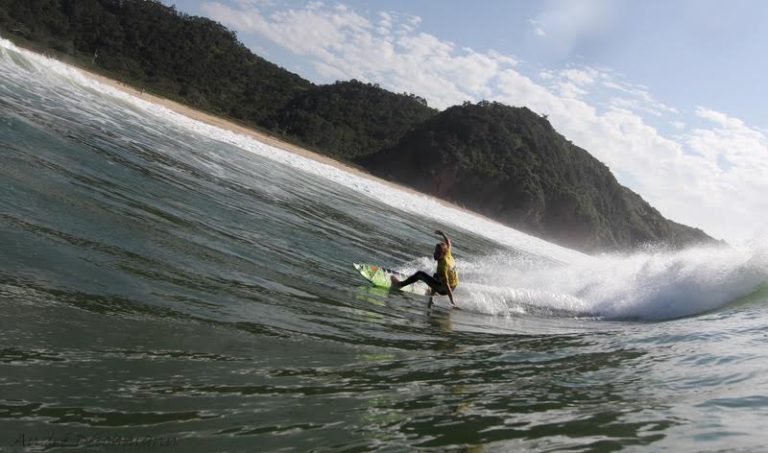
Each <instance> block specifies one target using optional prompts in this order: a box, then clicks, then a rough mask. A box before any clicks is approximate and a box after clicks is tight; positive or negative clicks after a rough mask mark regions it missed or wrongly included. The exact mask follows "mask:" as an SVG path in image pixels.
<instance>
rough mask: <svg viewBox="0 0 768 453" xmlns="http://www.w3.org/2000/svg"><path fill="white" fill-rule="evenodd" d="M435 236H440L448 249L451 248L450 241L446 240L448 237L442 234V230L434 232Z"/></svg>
mask: <svg viewBox="0 0 768 453" xmlns="http://www.w3.org/2000/svg"><path fill="white" fill-rule="evenodd" d="M435 234H439V235H440V236H442V237H443V240H444V241H445V243H446V244H447V245H448V247H450V246H451V240H450V239H448V235H447V234H445V233H443V230H435Z"/></svg>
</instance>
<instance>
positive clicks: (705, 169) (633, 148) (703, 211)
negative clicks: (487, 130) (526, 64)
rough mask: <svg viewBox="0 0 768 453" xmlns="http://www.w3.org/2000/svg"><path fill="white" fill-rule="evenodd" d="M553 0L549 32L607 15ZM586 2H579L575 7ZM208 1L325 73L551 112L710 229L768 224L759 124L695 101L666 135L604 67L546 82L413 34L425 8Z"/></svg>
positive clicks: (675, 215) (434, 99) (640, 90)
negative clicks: (689, 125)
mask: <svg viewBox="0 0 768 453" xmlns="http://www.w3.org/2000/svg"><path fill="white" fill-rule="evenodd" d="M245 1H248V0H245ZM550 4H552V5H556V6H558V7H559V8H560V9H557V8H555V9H552V10H551V11H550V12H549V13H545V14H543V15H542V16H540V17H537V18H536V19H535V20H534V21H531V24H532V25H541V26H542V27H543V28H542V30H543V31H544V32H546V34H547V38H548V39H549V38H551V37H552V36H550V35H555V36H556V37H557V36H559V37H560V38H562V39H563V40H564V42H565V41H568V39H571V38H572V40H573V39H577V38H578V35H579V33H580V32H584V33H587V31H584V29H585V27H587V28H588V26H589V25H590V24H593V25H594V24H597V25H599V24H600V23H604V22H609V21H610V8H609V7H608V6H607V5H606V2H605V1H595V0H589V1H585V2H581V1H580V2H575V1H574V2H568V1H565V2H559V1H558V2H550ZM569 5H570V6H569ZM576 5H578V7H577V6H576ZM582 6H583V7H584V8H585V9H586V11H582V12H576V11H571V9H573V8H576V9H578V8H581V7H582ZM563 8H564V9H563ZM203 10H204V11H205V12H206V13H207V14H208V15H209V16H211V17H213V18H214V19H216V20H219V21H221V22H223V23H225V24H226V25H228V26H230V27H233V28H235V29H236V30H237V31H238V32H240V33H241V34H243V33H245V34H249V33H250V34H256V35H258V36H260V37H262V38H265V39H268V40H270V41H272V42H273V43H275V44H277V45H280V46H282V47H284V48H285V49H288V50H289V51H291V52H293V53H295V54H298V55H301V56H303V57H304V58H305V59H306V60H308V61H310V62H311V64H312V65H313V67H314V70H315V72H316V73H317V74H319V75H320V76H321V77H323V78H325V81H333V80H337V79H350V78H357V79H360V80H364V81H370V82H376V83H379V84H381V85H382V86H384V87H386V88H388V89H391V90H394V91H397V92H402V91H408V92H412V93H415V94H417V95H419V96H423V97H425V98H426V99H427V100H429V102H430V104H431V105H434V106H437V107H439V108H444V107H447V106H449V105H454V104H458V103H461V102H463V101H465V100H474V101H477V100H480V99H489V100H498V101H501V102H504V103H506V104H509V105H514V106H527V107H529V108H531V109H532V110H534V111H536V112H538V113H541V114H546V115H548V117H549V119H550V121H551V122H552V124H553V125H554V126H555V128H556V129H557V130H558V131H559V132H560V133H562V134H563V135H565V136H566V137H567V138H568V139H570V140H572V141H573V142H574V143H575V144H577V145H579V146H581V147H583V148H585V149H587V150H588V151H589V152H590V153H591V154H592V155H594V156H595V157H596V158H598V159H599V160H601V161H602V162H604V163H606V164H607V165H608V166H609V167H610V168H611V169H612V170H613V171H614V174H616V175H618V176H619V177H620V182H622V183H624V184H626V185H628V186H629V187H630V188H632V189H633V190H635V191H636V192H638V193H640V194H641V195H642V196H643V197H644V198H645V199H646V200H648V201H649V202H650V203H651V204H652V205H654V206H655V207H656V208H658V209H659V210H660V211H661V212H662V213H663V214H664V215H666V216H668V217H671V218H672V219H674V220H676V221H679V222H683V223H687V224H691V225H695V226H699V227H702V228H704V229H705V230H706V231H708V232H710V233H711V234H714V235H715V236H718V237H725V238H728V239H734V238H745V237H747V236H749V235H750V234H751V232H752V230H753V229H756V226H758V225H761V224H763V225H764V224H768V204H767V202H766V201H765V200H766V199H768V197H765V193H768V185H767V184H766V182H764V181H765V180H766V178H765V175H768V159H766V158H768V151H767V148H766V144H767V143H768V140H766V135H765V133H764V132H761V131H759V130H757V129H754V128H751V127H749V126H747V125H746V124H744V122H742V121H740V120H738V119H736V118H733V117H730V116H728V115H725V114H722V113H719V112H716V111H713V110H709V109H705V108H699V109H698V110H697V111H696V115H697V116H698V117H699V119H700V120H704V121H706V122H709V123H710V124H711V127H708V128H707V127H701V128H698V129H693V130H687V131H683V135H682V136H681V137H674V139H673V138H669V137H665V136H663V135H662V133H660V132H659V131H658V130H657V129H655V128H654V127H652V126H651V125H649V123H648V121H646V118H656V119H664V120H665V121H664V122H662V124H668V125H671V126H672V127H674V128H676V129H678V130H680V131H682V130H683V129H684V128H685V124H684V123H683V122H682V121H681V118H680V117H681V116H682V115H683V114H681V113H680V112H679V111H678V110H677V109H675V108H673V107H671V106H668V105H666V104H664V103H663V102H661V101H659V100H657V99H655V98H654V97H653V96H652V95H651V94H650V92H649V90H648V89H647V88H646V87H643V86H639V85H634V84H631V83H628V82H626V81H624V80H623V78H622V77H621V76H619V75H617V74H615V73H612V72H611V71H610V70H606V69H598V68H590V67H570V68H567V69H564V70H559V71H553V70H542V71H540V72H539V73H538V74H537V76H538V80H540V81H541V82H542V83H543V84H544V85H542V84H540V83H537V82H534V81H533V80H532V79H531V78H529V77H528V76H526V75H525V74H523V73H522V72H521V71H520V70H518V61H517V59H515V58H514V57H511V56H508V55H503V54H500V53H498V52H495V51H492V50H489V51H476V50H473V49H470V48H466V47H460V46H457V45H456V44H455V43H453V42H450V41H447V40H444V39H441V38H439V37H437V36H435V35H432V34H428V33H424V32H420V31H419V25H420V23H421V19H420V18H418V17H414V16H404V15H401V14H398V13H393V12H381V13H378V14H372V15H370V18H369V16H365V15H362V14H360V13H358V12H356V11H354V10H352V9H350V8H348V7H346V6H344V5H335V6H328V5H325V4H322V3H312V4H309V5H306V6H303V7H301V8H297V9H283V10H276V11H273V12H271V13H266V12H264V11H265V10H264V9H263V8H261V7H259V6H253V5H251V6H250V7H247V8H246V7H242V6H240V7H231V6H228V5H225V4H222V3H218V2H217V3H206V4H205V5H204V6H203ZM564 11H565V12H568V14H571V13H572V14H574V16H569V17H570V20H573V21H574V22H575V23H574V24H566V23H564V21H565V18H566V16H567V15H565V12H564ZM566 38H568V39H566ZM598 100H599V101H598ZM649 115H650V116H649ZM670 117H671V118H670ZM732 219H740V220H738V221H733V220H732Z"/></svg>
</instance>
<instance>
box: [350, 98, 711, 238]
mask: <svg viewBox="0 0 768 453" xmlns="http://www.w3.org/2000/svg"><path fill="white" fill-rule="evenodd" d="M360 163H361V164H362V165H363V166H364V167H366V168H368V169H369V170H370V171H372V172H374V173H376V174H379V175H381V176H383V177H385V178H390V179H394V180H397V181H400V182H402V183H405V184H407V185H409V186H412V187H414V188H416V189H417V190H420V191H423V192H426V193H430V194H434V195H436V196H438V197H441V198H443V199H446V200H449V201H452V202H456V203H459V204H462V205H464V206H466V207H467V208H469V209H472V210H475V211H477V212H480V213H482V214H485V215H487V216H489V217H491V218H494V219H497V220H500V221H502V222H504V223H506V224H508V225H511V226H514V227H516V228H519V229H521V230H523V231H527V232H530V233H532V234H534V235H537V236H540V237H543V238H546V239H548V240H551V241H554V242H557V243H560V244H564V245H567V246H570V247H573V248H576V249H579V250H583V251H587V252H595V251H598V250H618V249H626V248H634V247H638V246H640V245H643V244H648V243H665V244H668V245H672V246H682V245H686V244H690V243H694V242H701V241H709V240H711V238H710V237H709V236H707V235H706V234H704V233H703V232H702V231H701V230H697V229H693V228H690V227H686V226H683V225H679V224H676V223H674V222H671V221H669V220H667V219H665V218H664V217H662V216H661V214H660V213H659V212H658V211H656V210H655V209H653V208H652V207H651V206H650V205H648V203H646V202H645V201H644V200H643V199H642V198H641V197H640V196H639V195H637V194H635V193H634V192H632V191H631V190H629V189H627V188H626V187H623V186H621V185H620V184H619V183H618V182H617V181H616V178H615V177H614V176H613V175H612V174H611V172H610V170H609V169H608V167H606V166H605V165H604V164H603V163H601V162H600V161H598V160H597V159H595V158H594V157H592V156H591V155H590V154H589V153H587V152H586V151H585V150H583V149H581V148H579V147H577V146H575V145H573V144H571V143H570V142H569V141H568V140H566V139H565V138H564V137H563V136H561V135H560V134H558V133H557V132H556V131H555V130H554V129H553V128H552V126H551V125H550V123H549V121H547V119H546V118H545V117H542V116H540V115H537V114H535V113H534V112H532V111H531V110H529V109H527V108H525V107H523V108H514V107H508V106H505V105H503V104H499V103H489V102H480V103H478V104H470V103H465V104H464V105H462V106H455V107H451V108H448V109H447V110H445V111H444V112H441V113H439V114H437V115H435V116H433V117H431V118H430V119H428V120H427V121H425V122H424V123H422V124H421V125H420V126H419V127H417V128H416V129H415V130H414V131H412V132H410V133H408V134H406V135H405V136H404V137H403V138H402V139H401V140H400V141H399V142H398V143H397V145H395V146H393V147H391V148H389V149H387V150H385V151H383V152H381V153H379V154H376V155H373V156H370V157H368V158H366V159H363V160H361V161H360Z"/></svg>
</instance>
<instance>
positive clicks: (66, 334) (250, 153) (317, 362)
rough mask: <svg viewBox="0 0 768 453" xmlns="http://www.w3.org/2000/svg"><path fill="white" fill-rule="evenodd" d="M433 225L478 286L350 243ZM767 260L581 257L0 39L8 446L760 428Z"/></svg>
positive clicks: (596, 439) (722, 443)
mask: <svg viewBox="0 0 768 453" xmlns="http://www.w3.org/2000/svg"><path fill="white" fill-rule="evenodd" d="M436 228H441V229H444V230H445V231H447V232H449V234H450V235H451V237H452V239H453V240H454V243H455V246H454V249H455V253H454V254H455V256H456V259H457V265H458V266H459V270H460V276H461V285H460V287H459V289H458V291H457V294H456V296H457V301H458V303H459V305H460V306H462V308H463V310H462V311H451V310H448V309H447V308H446V307H447V306H448V303H447V301H446V300H438V302H437V307H435V308H432V309H428V308H427V306H426V305H427V304H426V299H425V298H423V297H419V296H413V295H408V294H403V293H389V292H387V291H381V290H378V289H376V288H372V287H370V286H368V285H367V284H366V283H365V282H364V281H363V280H362V279H361V278H360V276H359V275H357V273H356V271H355V270H354V269H353V268H352V266H351V263H352V262H372V263H377V264H382V265H386V266H389V267H393V268H397V269H399V270H401V271H406V272H407V271H413V270H416V269H423V270H427V271H431V269H432V267H433V266H434V262H433V261H430V254H431V250H432V247H433V245H434V242H435V241H436V239H437V238H436V237H434V235H432V234H431V232H432V231H433V230H434V229H436ZM767 264H768V254H766V248H765V247H764V246H763V245H762V243H761V242H760V241H755V243H754V244H752V245H750V246H742V247H727V248H701V249H689V250H684V251H679V252H665V251H661V250H650V249H649V250H647V251H645V252H638V253H635V254H631V255H610V256H607V255H606V256H600V257H586V256H583V255H580V254H578V253H576V252H573V251H569V250H565V249H561V248H559V247H557V246H554V245H551V244H547V243H544V242H543V241H539V240H536V239H534V238H530V237H528V236H526V235H524V234H522V233H519V232H516V231H514V230H511V229H508V228H505V227H502V226H500V225H497V224H494V223H492V222H489V221H487V220H484V219H480V218H476V217H473V216H471V215H468V214H466V213H462V212H460V211H454V210H451V209H446V208H442V207H440V205H437V204H436V203H434V202H433V201H431V200H429V199H427V198H425V197H420V196H417V195H412V194H408V193H403V192H399V191H396V190H394V189H391V188H388V187H386V186H382V185H380V184H377V183H374V182H371V181H367V180H365V179H362V178H360V177H358V176H355V175H348V174H346V173H343V172H341V171H339V170H336V169H334V168H331V167H327V166H324V165H321V164H318V163H315V162H311V161H307V160H306V159H303V158H300V157H298V156H293V155H289V154H286V153H285V152H282V151H280V150H277V149H274V148H271V147H269V146H267V145H263V144H260V143H258V142H254V141H253V140H251V139H248V138H245V137H239V136H236V135H234V134H231V133H228V132H226V131H222V130H218V129H214V128H212V127H209V126H206V125H203V124H200V123H197V122H194V121H192V120H189V119H186V118H183V117H180V116H178V115H176V114H173V113H171V112H169V111H167V110H164V109H163V108H161V107H159V106H153V105H151V104H147V103H144V102H143V101H139V100H137V99H132V98H130V97H128V96H127V95H123V94H120V93H118V92H116V91H114V90H112V89H111V88H109V87H106V86H103V85H99V84H98V83H96V82H94V81H92V80H89V79H88V78H87V77H85V76H84V75H82V74H80V73H78V72H76V71H74V70H72V69H70V68H67V67H66V66H63V65H61V64H59V63H57V62H54V61H51V60H46V59H43V58H41V57H36V56H33V55H32V54H29V53H26V52H22V51H19V50H17V49H15V48H14V47H13V46H12V45H11V44H9V43H8V42H6V41H0V451H72V449H75V450H83V451H189V452H197V451H199V452H203V451H243V452H249V451H369V450H382V451H406V450H417V449H425V450H432V449H434V450H472V451H516V450H536V451H563V450H577V451H583V450H595V451H612V450H621V449H627V450H652V451H660V450H671V451H706V450H761V449H763V448H764V444H765V442H766V435H765V434H764V431H765V430H764V429H763V427H764V426H765V425H766V420H768V377H766V376H767V374H766V371H768V370H767V369H768V365H766V364H767V363H768V360H767V359H768V347H767V346H766V344H767V343H766V342H767V340H768V321H766V319H768V316H766V315H768V313H766V300H767V299H768V289H766V286H765V284H764V283H763V282H765V281H766V280H767V279H768V277H767V274H768V265H767Z"/></svg>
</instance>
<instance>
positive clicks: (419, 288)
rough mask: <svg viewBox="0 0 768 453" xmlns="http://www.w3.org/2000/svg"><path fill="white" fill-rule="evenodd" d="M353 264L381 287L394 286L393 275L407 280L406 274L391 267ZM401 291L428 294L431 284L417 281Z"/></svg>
mask: <svg viewBox="0 0 768 453" xmlns="http://www.w3.org/2000/svg"><path fill="white" fill-rule="evenodd" d="M352 265H353V266H355V269H357V271H358V272H360V275H362V276H363V278H364V279H366V280H368V281H369V282H370V283H371V284H372V285H373V286H377V287H379V288H390V287H392V276H393V275H394V276H395V277H397V278H398V279H400V280H405V279H406V278H407V276H406V275H403V274H401V273H400V272H396V271H393V270H391V269H387V268H384V267H381V266H376V265H373V264H357V263H352ZM400 291H404V292H406V293H413V294H419V295H422V296H428V295H429V286H427V285H426V284H424V283H422V282H416V283H414V284H412V285H408V286H404V287H402V288H400Z"/></svg>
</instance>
